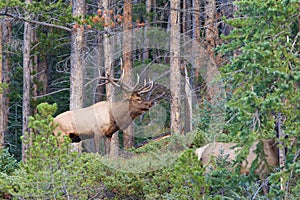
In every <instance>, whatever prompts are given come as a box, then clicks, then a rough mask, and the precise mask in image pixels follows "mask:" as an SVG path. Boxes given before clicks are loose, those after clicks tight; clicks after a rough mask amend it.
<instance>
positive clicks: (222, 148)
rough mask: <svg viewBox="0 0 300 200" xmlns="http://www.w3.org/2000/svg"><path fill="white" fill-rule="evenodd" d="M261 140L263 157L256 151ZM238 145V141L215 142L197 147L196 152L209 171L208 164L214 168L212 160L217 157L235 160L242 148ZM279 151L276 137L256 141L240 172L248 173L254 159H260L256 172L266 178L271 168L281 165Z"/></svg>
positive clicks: (230, 160)
mask: <svg viewBox="0 0 300 200" xmlns="http://www.w3.org/2000/svg"><path fill="white" fill-rule="evenodd" d="M259 142H262V146H263V151H262V154H263V155H264V158H261V157H260V156H259V155H258V154H257V151H256V150H257V148H258V147H261V145H258V144H259ZM236 146H237V144H236V143H222V142H214V143H209V144H207V145H205V146H203V147H201V148H198V149H196V152H195V153H196V155H197V156H198V160H201V162H202V164H203V166H204V167H205V168H206V172H208V169H209V167H208V166H211V168H213V166H212V162H213V159H215V158H218V157H220V156H222V157H224V158H227V161H229V162H232V161H234V160H235V159H236V156H237V154H238V153H239V150H240V149H241V148H240V147H236ZM278 152H279V149H278V147H277V144H276V142H275V139H263V140H260V141H256V142H254V143H253V145H252V146H251V147H250V149H249V154H248V156H247V158H246V159H245V160H244V161H243V162H242V163H241V171H240V173H241V174H246V175H248V174H249V172H250V168H251V166H252V164H253V162H254V160H256V159H258V163H259V165H258V167H257V168H256V169H255V171H254V172H255V173H256V174H257V175H259V176H260V178H261V179H264V178H265V177H266V176H267V174H268V173H269V172H271V170H273V169H274V168H276V167H278V166H279V155H278Z"/></svg>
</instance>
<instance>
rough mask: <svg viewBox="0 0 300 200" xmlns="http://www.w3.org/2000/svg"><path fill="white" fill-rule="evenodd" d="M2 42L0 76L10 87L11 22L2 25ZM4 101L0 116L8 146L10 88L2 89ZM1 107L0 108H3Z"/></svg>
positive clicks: (2, 101) (4, 138)
mask: <svg viewBox="0 0 300 200" xmlns="http://www.w3.org/2000/svg"><path fill="white" fill-rule="evenodd" d="M2 36H3V37H2V42H3V45H2V46H3V47H4V48H3V52H2V56H3V57H2V63H1V64H3V66H2V76H0V78H1V80H2V83H4V84H6V85H9V83H10V75H9V72H10V53H9V47H10V45H11V40H12V23H11V21H8V20H7V21H5V23H3V24H2ZM2 89H3V90H2V94H0V95H2V97H1V98H2V100H1V101H0V102H1V103H2V104H1V106H2V112H3V113H2V114H1V115H0V121H1V123H3V124H2V125H1V126H2V131H3V132H2V134H3V142H4V144H3V145H4V146H5V145H6V141H5V140H6V135H7V134H8V114H9V95H8V94H9V92H10V91H9V88H7V87H6V88H2ZM1 106H0V107H1Z"/></svg>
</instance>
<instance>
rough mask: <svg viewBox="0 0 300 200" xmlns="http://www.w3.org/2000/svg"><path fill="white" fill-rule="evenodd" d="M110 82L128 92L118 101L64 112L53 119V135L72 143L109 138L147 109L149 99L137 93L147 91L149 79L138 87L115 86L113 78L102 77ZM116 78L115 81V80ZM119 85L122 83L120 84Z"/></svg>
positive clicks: (149, 106)
mask: <svg viewBox="0 0 300 200" xmlns="http://www.w3.org/2000/svg"><path fill="white" fill-rule="evenodd" d="M103 79H107V80H108V81H109V82H111V83H112V84H113V85H115V86H117V87H120V88H122V89H124V90H126V91H127V92H130V93H131V95H130V97H129V98H127V99H125V100H123V101H120V102H109V101H101V102H98V103H96V104H94V105H92V106H89V107H86V108H81V109H77V110H72V111H67V112H64V113H62V114H60V115H58V116H57V117H55V118H54V123H55V124H56V125H57V127H56V128H55V130H54V135H59V134H60V135H61V136H68V137H69V138H70V139H71V140H72V142H80V141H81V140H84V139H90V138H94V137H95V136H97V137H107V138H109V139H110V138H111V137H112V135H113V134H114V133H115V132H116V131H117V130H124V129H126V128H127V127H128V126H129V125H130V123H131V122H132V121H133V120H134V119H135V118H136V117H137V116H139V115H141V114H142V113H144V112H146V111H148V110H149V109H150V108H151V106H152V105H153V101H151V100H150V101H145V100H143V99H142V98H141V94H143V93H147V92H149V91H150V90H151V89H152V87H153V82H152V83H150V84H146V83H145V85H144V86H142V87H141V88H139V89H136V86H137V84H138V83H137V84H136V86H135V87H134V88H130V87H128V86H126V89H125V88H124V85H118V84H117V83H116V80H115V79H113V80H112V79H110V78H107V77H104V78H103ZM117 81H118V80H117ZM122 84H123V83H122Z"/></svg>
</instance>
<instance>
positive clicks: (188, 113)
mask: <svg viewBox="0 0 300 200" xmlns="http://www.w3.org/2000/svg"><path fill="white" fill-rule="evenodd" d="M184 75H185V81H184V86H185V88H184V90H185V99H184V100H185V106H184V109H185V112H184V113H185V118H184V119H185V122H184V133H187V132H189V131H191V130H192V115H193V110H192V90H191V84H190V77H189V75H188V71H187V66H185V67H184Z"/></svg>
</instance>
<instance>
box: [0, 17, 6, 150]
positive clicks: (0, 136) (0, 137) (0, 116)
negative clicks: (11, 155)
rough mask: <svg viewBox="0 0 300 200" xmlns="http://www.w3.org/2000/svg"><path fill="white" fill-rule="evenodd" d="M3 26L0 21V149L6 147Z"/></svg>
mask: <svg viewBox="0 0 300 200" xmlns="http://www.w3.org/2000/svg"><path fill="white" fill-rule="evenodd" d="M2 26H3V23H2V22H0V150H1V149H2V147H4V132H5V127H4V108H3V105H4V104H5V103H4V102H5V100H4V96H3V85H2V84H3V81H2V79H3V73H2V69H3V65H2V63H3V50H2V46H3V40H2V35H3V32H2Z"/></svg>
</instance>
